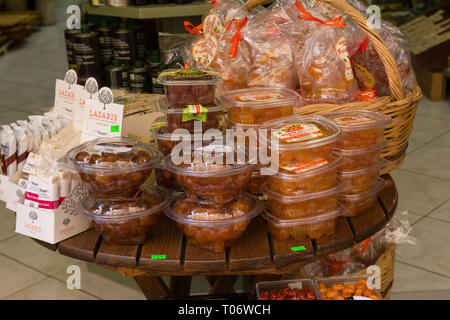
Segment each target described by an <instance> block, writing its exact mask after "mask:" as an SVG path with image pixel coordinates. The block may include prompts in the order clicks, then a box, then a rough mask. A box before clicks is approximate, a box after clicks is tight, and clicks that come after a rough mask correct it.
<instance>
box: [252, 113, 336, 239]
mask: <svg viewBox="0 0 450 320" xmlns="http://www.w3.org/2000/svg"><path fill="white" fill-rule="evenodd" d="M263 128H264V129H270V130H271V134H270V135H269V136H268V137H267V139H264V138H262V139H261V141H260V143H261V145H262V144H264V145H266V146H267V147H268V148H270V151H271V152H272V153H273V152H278V157H279V172H278V173H276V174H274V175H272V176H269V177H268V181H267V182H266V183H265V184H264V186H263V190H264V193H265V194H266V196H267V200H268V204H267V210H266V212H265V213H264V218H265V219H266V220H267V221H268V229H269V232H270V233H271V234H272V236H273V237H275V238H276V239H278V240H297V241H301V240H305V239H306V238H307V237H309V238H312V239H317V238H320V237H322V236H324V235H328V234H332V233H334V232H335V228H336V220H337V217H338V216H339V215H340V214H341V210H340V206H339V204H338V192H339V187H338V184H339V183H338V180H337V171H338V167H339V166H340V165H342V159H341V157H340V156H339V155H337V154H336V153H335V152H333V150H334V148H335V147H336V146H337V145H338V144H339V143H340V139H341V132H340V129H339V128H338V127H337V126H336V125H335V124H333V123H332V122H331V121H329V120H328V119H326V118H324V117H321V116H304V117H302V116H291V117H288V118H283V119H280V120H278V121H273V122H270V123H266V124H265V125H263Z"/></svg>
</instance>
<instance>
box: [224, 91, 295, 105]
mask: <svg viewBox="0 0 450 320" xmlns="http://www.w3.org/2000/svg"><path fill="white" fill-rule="evenodd" d="M297 99H300V95H299V94H298V93H297V92H295V91H294V90H291V89H287V88H277V87H263V88H248V89H240V90H233V91H228V92H226V93H224V94H223V95H221V96H219V97H218V99H217V102H218V103H220V104H225V105H227V106H233V107H251V108H268V107H274V106H277V105H286V104H288V105H289V104H292V105H294V103H295V101H296V100H297Z"/></svg>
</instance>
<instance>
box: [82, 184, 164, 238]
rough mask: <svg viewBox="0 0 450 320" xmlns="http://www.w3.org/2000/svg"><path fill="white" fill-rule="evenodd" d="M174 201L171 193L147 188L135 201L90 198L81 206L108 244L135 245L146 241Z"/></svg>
mask: <svg viewBox="0 0 450 320" xmlns="http://www.w3.org/2000/svg"><path fill="white" fill-rule="evenodd" d="M170 200H171V196H170V193H169V191H168V190H166V189H164V188H161V187H155V186H151V185H143V186H141V187H140V189H139V190H138V191H137V193H136V195H135V196H134V197H132V198H108V199H95V198H93V197H91V196H87V197H86V198H85V199H83V200H82V201H81V203H80V205H81V210H82V211H83V212H84V213H85V214H87V215H89V217H90V219H91V222H92V226H93V227H94V229H95V230H97V231H98V233H100V235H101V236H102V237H103V240H104V241H105V242H106V243H108V244H120V245H131V244H142V243H144V242H145V240H146V239H147V236H148V235H149V231H150V229H151V227H152V226H153V225H155V224H156V223H157V222H158V221H159V218H160V214H161V213H162V212H163V210H164V209H165V208H167V206H168V205H169V204H170Z"/></svg>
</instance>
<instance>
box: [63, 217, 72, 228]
mask: <svg viewBox="0 0 450 320" xmlns="http://www.w3.org/2000/svg"><path fill="white" fill-rule="evenodd" d="M69 223H70V219H69V218H65V219H64V220H63V225H65V226H66V227H67V226H68V225H69Z"/></svg>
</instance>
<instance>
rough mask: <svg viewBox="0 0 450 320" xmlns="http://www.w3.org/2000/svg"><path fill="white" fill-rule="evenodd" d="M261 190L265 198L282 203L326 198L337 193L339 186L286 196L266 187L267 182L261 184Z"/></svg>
mask: <svg viewBox="0 0 450 320" xmlns="http://www.w3.org/2000/svg"><path fill="white" fill-rule="evenodd" d="M261 188H262V191H263V193H264V194H265V196H266V198H267V200H275V201H279V202H281V203H284V204H291V203H299V202H303V201H307V200H313V199H320V198H326V197H330V196H334V195H337V194H338V193H339V191H340V187H334V188H331V189H328V190H324V191H319V192H313V193H305V194H299V195H292V196H286V195H283V194H280V193H277V192H273V191H271V190H270V189H269V187H268V182H265V183H264V184H263V185H262V187H261Z"/></svg>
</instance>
